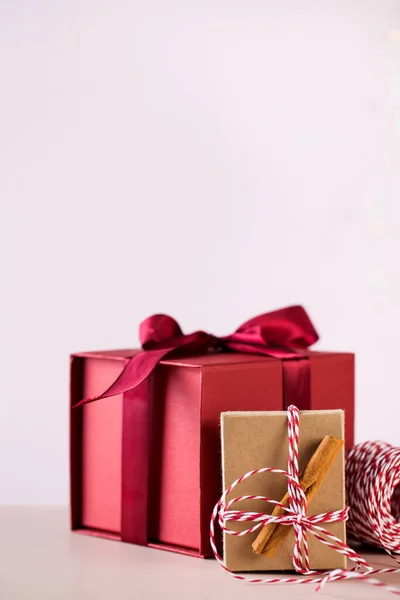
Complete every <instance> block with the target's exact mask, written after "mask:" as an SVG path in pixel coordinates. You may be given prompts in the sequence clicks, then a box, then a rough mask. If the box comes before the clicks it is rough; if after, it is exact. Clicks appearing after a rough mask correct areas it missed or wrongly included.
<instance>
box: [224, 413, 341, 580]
mask: <svg viewBox="0 0 400 600" xmlns="http://www.w3.org/2000/svg"><path fill="white" fill-rule="evenodd" d="M221 436H222V473H223V488H224V490H225V489H227V488H228V487H229V486H230V485H231V484H232V483H233V482H234V481H235V480H236V479H238V478H239V477H241V476H242V475H243V474H244V473H247V472H249V471H251V470H253V469H261V468H263V467H273V468H277V469H282V470H285V471H287V469H288V448H289V442H288V414H287V412H247V411H245V412H226V413H223V414H222V415H221ZM325 436H333V437H334V438H337V440H335V441H337V442H338V450H337V454H336V456H335V459H334V461H333V463H332V466H331V468H330V469H329V472H328V473H327V475H326V477H325V478H324V480H323V481H322V483H321V485H320V487H319V488H318V490H317V491H316V493H315V496H313V497H312V499H311V500H310V501H309V502H307V515H319V514H322V513H326V512H329V511H336V510H342V509H344V507H345V479H344V476H345V475H344V445H342V444H341V443H340V440H343V439H344V413H343V411H341V410H323V411H313V410H311V411H300V426H299V472H300V474H301V472H302V471H303V469H304V467H305V466H306V465H307V464H308V462H309V460H310V459H311V457H312V456H313V455H314V453H315V451H316V450H317V448H318V446H319V444H320V443H321V441H322V440H323V438H324V437H325ZM300 479H301V478H300ZM287 491H288V480H287V478H286V477H285V476H283V475H281V474H276V473H262V474H256V475H254V476H252V477H250V478H248V479H246V480H244V481H243V482H241V483H240V484H239V486H237V487H236V488H234V489H233V490H232V491H231V492H230V493H229V494H228V495H227V497H226V501H227V502H228V501H229V500H231V499H232V498H233V497H239V496H243V495H247V494H249V495H250V494H251V495H260V496H264V497H268V498H272V499H274V500H278V501H281V499H282V498H283V497H284V495H285V493H286V492H287ZM231 508H232V510H236V504H233V505H232V506H231ZM273 508H274V506H273V505H271V504H269V503H266V502H265V501H262V500H245V501H241V502H240V505H239V503H238V505H237V509H239V510H240V511H251V512H260V513H268V514H271V513H272V510H273ZM320 525H321V526H322V527H323V528H325V529H326V530H327V531H329V532H330V533H331V534H333V535H335V536H336V537H338V538H339V539H340V540H342V541H343V542H345V541H346V530H345V523H344V521H340V522H336V523H321V524H320ZM250 526H251V523H250V524H249V522H237V521H236V522H232V521H231V522H230V523H229V529H232V530H234V531H243V530H244V529H248V528H249V527H250ZM281 527H283V526H281ZM284 527H285V528H286V527H288V534H287V536H286V538H285V539H284V540H283V541H282V543H281V544H279V545H278V547H277V550H276V552H275V553H274V555H273V556H272V557H269V556H265V555H263V554H256V553H255V552H254V551H253V548H252V544H253V543H254V541H255V540H256V538H257V536H258V535H259V531H260V530H258V531H257V532H253V533H250V534H248V535H245V536H243V537H240V536H234V535H230V534H228V533H226V532H224V536H223V537H224V564H225V566H226V567H227V568H228V569H229V570H231V571H234V572H238V571H243V572H244V571H281V570H282V571H283V570H293V562H292V558H293V547H294V531H293V527H292V526H287V525H286V526H284ZM285 533H286V531H285ZM307 541H308V549H309V556H310V568H311V569H315V570H328V569H339V568H346V557H345V556H343V554H340V553H339V552H337V551H335V550H334V549H332V548H329V547H328V546H326V545H325V544H322V543H321V542H320V541H319V540H317V539H316V538H315V537H314V536H313V535H311V534H310V533H309V534H308V536H307Z"/></svg>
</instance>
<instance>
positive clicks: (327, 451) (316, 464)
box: [252, 435, 344, 558]
mask: <svg viewBox="0 0 400 600" xmlns="http://www.w3.org/2000/svg"><path fill="white" fill-rule="evenodd" d="M343 445H344V441H343V440H340V439H338V438H335V437H332V436H330V435H326V436H325V437H324V439H323V440H322V442H321V443H320V445H319V446H318V448H317V449H316V451H315V452H314V454H313V455H312V457H311V459H310V461H309V462H308V464H307V466H306V467H305V469H304V471H303V473H302V474H301V476H300V480H299V481H300V485H301V487H302V489H303V491H304V492H305V495H306V497H307V501H308V502H309V501H310V500H311V499H312V498H313V497H314V496H315V494H316V493H317V491H318V488H319V487H320V486H321V484H322V482H323V481H324V479H325V477H326V476H327V474H328V472H329V471H330V469H331V467H332V465H333V463H334V462H335V459H336V457H337V455H338V454H339V452H340V450H341V449H342V448H343ZM281 503H282V504H283V505H284V506H289V494H288V492H286V494H285V495H284V497H283V498H282V500H281ZM272 514H273V515H274V516H278V515H283V514H285V510H284V509H283V508H281V507H280V506H275V508H274V510H273V512H272ZM290 529H291V528H290V527H289V526H288V525H282V524H278V523H270V524H268V525H265V526H264V527H263V528H262V529H261V531H260V533H259V534H258V536H257V537H256V539H255V540H254V542H253V544H252V546H253V551H254V552H255V553H256V554H263V555H265V556H268V557H269V558H272V556H274V554H275V552H276V551H277V549H278V547H279V546H280V544H281V543H282V542H283V540H284V539H285V538H286V536H287V535H288V533H289V531H290Z"/></svg>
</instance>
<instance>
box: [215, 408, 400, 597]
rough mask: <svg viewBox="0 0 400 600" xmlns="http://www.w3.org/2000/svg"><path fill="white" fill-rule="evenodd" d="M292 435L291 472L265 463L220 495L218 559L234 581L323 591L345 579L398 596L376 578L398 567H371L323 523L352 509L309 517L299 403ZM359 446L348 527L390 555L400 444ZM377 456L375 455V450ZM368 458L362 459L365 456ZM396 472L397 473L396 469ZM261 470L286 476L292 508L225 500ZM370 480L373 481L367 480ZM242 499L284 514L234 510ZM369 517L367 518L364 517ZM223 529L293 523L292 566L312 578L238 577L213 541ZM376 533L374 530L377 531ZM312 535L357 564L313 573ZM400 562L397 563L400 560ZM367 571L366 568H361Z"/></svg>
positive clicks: (395, 544)
mask: <svg viewBox="0 0 400 600" xmlns="http://www.w3.org/2000/svg"><path fill="white" fill-rule="evenodd" d="M288 438H289V455H288V470H287V471H284V470H282V469H273V468H271V467H264V468H262V469H255V470H253V471H249V472H248V473H245V474H244V475H242V476H241V477H239V478H238V479H236V481H234V482H233V483H232V484H231V485H230V486H229V487H228V488H227V489H226V490H225V492H224V493H223V494H222V496H221V498H220V499H219V501H218V502H217V504H216V505H215V507H214V510H213V513H212V516H211V521H210V543H211V547H212V550H213V553H214V556H215V558H216V559H217V561H218V563H219V564H220V565H221V567H222V568H223V569H224V570H225V571H227V572H228V573H229V574H230V575H232V576H233V577H234V578H235V579H240V580H243V581H247V582H249V583H271V584H277V583H286V584H303V583H314V584H316V585H317V588H316V589H317V590H319V589H320V588H321V587H322V585H324V584H325V583H327V582H328V581H337V580H343V579H361V580H364V581H365V582H366V583H370V584H371V585H374V586H379V587H381V588H383V589H385V590H386V591H389V592H392V593H393V594H398V595H400V588H397V587H393V586H390V585H387V584H385V583H383V582H382V581H380V580H379V579H376V578H375V577H373V576H374V575H377V574H381V573H400V569H399V568H387V569H373V568H372V567H371V566H370V565H369V564H368V563H367V561H366V560H364V559H363V558H362V557H361V556H360V555H359V554H357V552H355V550H353V549H352V548H350V547H349V546H348V545H347V544H346V543H344V542H343V541H342V540H340V539H339V538H337V537H336V536H334V535H332V534H331V533H330V532H329V531H327V530H326V529H325V528H323V527H321V526H320V525H318V524H319V523H335V522H338V521H346V520H347V519H348V514H349V508H348V507H345V508H344V509H342V510H336V511H330V512H327V513H323V514H320V515H314V516H307V515H306V509H307V499H306V496H305V494H304V491H303V490H302V488H301V486H300V482H299V464H298V456H299V455H298V443H299V410H298V408H297V407H295V406H290V407H289V408H288ZM359 448H360V447H359V446H356V447H355V448H354V449H353V450H352V452H351V453H350V456H349V460H348V467H347V469H348V473H347V477H348V480H349V485H350V487H349V488H348V489H349V491H348V494H349V495H350V498H353V499H354V501H351V502H350V503H351V506H352V508H353V510H352V512H353V513H357V515H356V517H358V518H356V517H355V514H353V515H352V517H350V526H349V531H350V532H351V533H352V534H353V535H354V536H355V537H357V538H358V539H360V540H362V541H368V542H369V543H374V544H375V545H376V544H377V543H379V545H380V546H382V547H383V548H385V549H386V550H388V552H389V553H391V552H395V551H397V550H399V549H400V525H399V524H397V523H396V520H395V519H396V518H398V517H399V515H400V493H399V495H397V496H396V498H397V500H396V505H395V507H394V506H393V499H392V503H391V498H392V497H393V491H394V488H395V487H396V486H397V485H398V484H399V483H400V448H397V449H396V448H392V447H391V446H388V445H387V444H383V443H369V444H364V445H363V450H359ZM372 448H373V450H374V452H375V453H374V455H373V456H371V450H372ZM361 457H362V460H364V462H362V460H361ZM393 471H395V473H393ZM260 473H277V474H280V475H283V476H284V477H286V478H287V480H288V494H289V507H286V506H284V505H283V504H281V503H280V502H278V501H277V500H275V499H273V498H267V497H265V496H251V495H246V496H238V497H236V498H233V499H231V500H229V501H227V500H226V498H227V496H228V494H230V492H231V491H232V490H233V489H234V488H235V487H236V486H238V485H239V484H240V483H241V482H242V481H244V480H246V479H248V478H249V477H252V476H253V475H257V474H260ZM367 478H370V479H369V482H368V484H367V482H366V481H365V480H366V479H367ZM243 500H263V501H265V502H268V503H269V504H274V505H277V506H280V507H281V508H283V509H284V511H285V514H284V515H281V516H272V515H270V514H266V513H256V512H250V511H240V510H233V509H232V505H233V504H236V503H238V502H241V501H243ZM367 514H368V518H369V520H368V521H367V518H366V515H367ZM217 520H218V524H219V526H220V528H221V529H222V531H224V532H225V533H226V534H229V535H237V536H244V535H247V534H251V533H254V532H255V531H257V530H258V529H260V528H261V527H264V525H267V524H268V523H280V524H283V525H288V526H293V529H294V534H295V543H294V549H293V566H294V569H295V570H296V571H297V572H298V573H299V574H301V575H306V576H308V577H304V578H298V577H267V578H259V577H257V578H252V577H245V576H243V575H238V574H236V573H233V572H232V571H230V570H229V569H228V568H227V567H226V566H225V564H224V561H223V559H222V558H221V556H220V555H219V553H218V550H217V547H216V543H215V529H214V526H215V523H216V521H217ZM230 521H241V522H247V523H251V526H250V527H249V528H247V529H244V530H243V531H233V530H232V529H229V528H228V526H227V524H229V522H230ZM373 532H374V534H373ZM308 533H310V534H311V535H313V536H314V537H316V538H317V539H318V540H319V541H320V542H321V543H322V544H325V545H327V546H329V547H330V548H333V549H334V550H336V552H339V553H341V554H344V555H345V556H347V558H349V559H350V560H351V561H353V562H354V563H355V564H356V567H355V569H354V570H348V569H335V570H333V571H326V572H324V573H320V574H319V575H318V576H317V577H314V575H315V574H316V573H317V571H311V570H310V565H309V555H308V545H307V534H308ZM396 536H397V538H396ZM397 562H398V561H397ZM361 569H363V570H361Z"/></svg>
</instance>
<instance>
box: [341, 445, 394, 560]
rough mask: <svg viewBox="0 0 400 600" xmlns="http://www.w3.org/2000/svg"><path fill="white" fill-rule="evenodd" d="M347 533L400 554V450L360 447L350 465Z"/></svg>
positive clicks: (347, 462) (374, 446) (352, 454)
mask: <svg viewBox="0 0 400 600" xmlns="http://www.w3.org/2000/svg"><path fill="white" fill-rule="evenodd" d="M346 491H347V505H348V506H349V507H350V513H349V520H348V523H347V533H348V535H349V537H352V538H354V539H355V540H358V541H361V542H364V543H366V544H370V545H372V546H377V547H380V548H384V549H385V550H387V551H388V552H390V553H399V552H400V448H397V447H395V446H391V445H390V444H387V443H385V442H365V443H364V444H358V445H357V446H355V447H354V448H353V449H352V450H351V451H350V453H349V455H348V457H347V461H346Z"/></svg>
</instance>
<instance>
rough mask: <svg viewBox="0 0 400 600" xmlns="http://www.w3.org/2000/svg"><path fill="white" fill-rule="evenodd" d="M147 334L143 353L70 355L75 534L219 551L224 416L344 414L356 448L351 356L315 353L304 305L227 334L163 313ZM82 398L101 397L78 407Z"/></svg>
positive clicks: (193, 551) (147, 325) (194, 551)
mask: <svg viewBox="0 0 400 600" xmlns="http://www.w3.org/2000/svg"><path fill="white" fill-rule="evenodd" d="M140 334H141V342H142V346H143V348H144V350H142V351H140V350H108V351H101V352H83V353H77V354H74V355H72V357H71V411H70V464H71V477H70V484H71V488H70V503H71V526H72V529H74V530H78V531H80V532H81V533H85V534H89V535H97V536H102V537H106V538H111V539H115V540H122V541H126V542H130V543H136V544H141V545H148V546H152V547H158V548H163V549H167V550H172V551H176V552H181V553H186V554H190V555H193V556H199V557H207V556H212V550H211V546H210V542H209V520H210V515H211V512H212V509H213V507H214V504H215V502H216V501H217V499H218V497H219V495H220V492H221V471H220V452H221V446H220V414H221V412H224V411H232V410H255V411H261V410H284V409H285V408H287V406H288V405H289V404H293V403H295V404H297V406H299V408H303V409H326V408H342V409H346V418H347V425H348V428H347V444H348V447H351V446H352V445H353V421H354V356H353V355H352V354H348V353H326V352H311V351H310V350H308V346H309V345H310V344H311V343H313V342H314V341H316V339H317V337H318V336H317V334H316V333H315V330H314V328H313V326H312V324H311V322H310V321H309V318H308V316H307V314H306V313H305V311H304V309H302V308H301V307H289V308H288V309H281V310H279V311H275V312H273V313H268V314H266V315H261V316H259V317H256V318H255V319H252V320H250V321H248V322H247V323H245V324H244V325H242V326H241V327H240V328H239V329H238V330H237V331H236V332H235V333H234V334H232V335H231V336H227V337H224V338H217V337H215V336H213V335H211V334H206V333H204V332H195V333H193V334H189V335H184V334H183V333H182V332H181V330H180V328H179V326H178V325H177V323H176V322H175V321H173V319H171V317H167V316H165V315H155V316H153V317H150V318H149V319H147V320H146V321H144V322H143V323H142V325H141V330H140ZM278 340H280V344H279V345H278ZM293 347H296V348H300V352H301V353H300V354H294V351H292V350H291V348H293ZM282 348H283V351H282ZM287 348H290V350H289V351H288V350H287ZM83 399H91V400H92V399H94V400H96V401H94V402H91V403H85V404H83V405H82V406H76V405H77V404H79V403H81V402H82V400H83Z"/></svg>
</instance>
